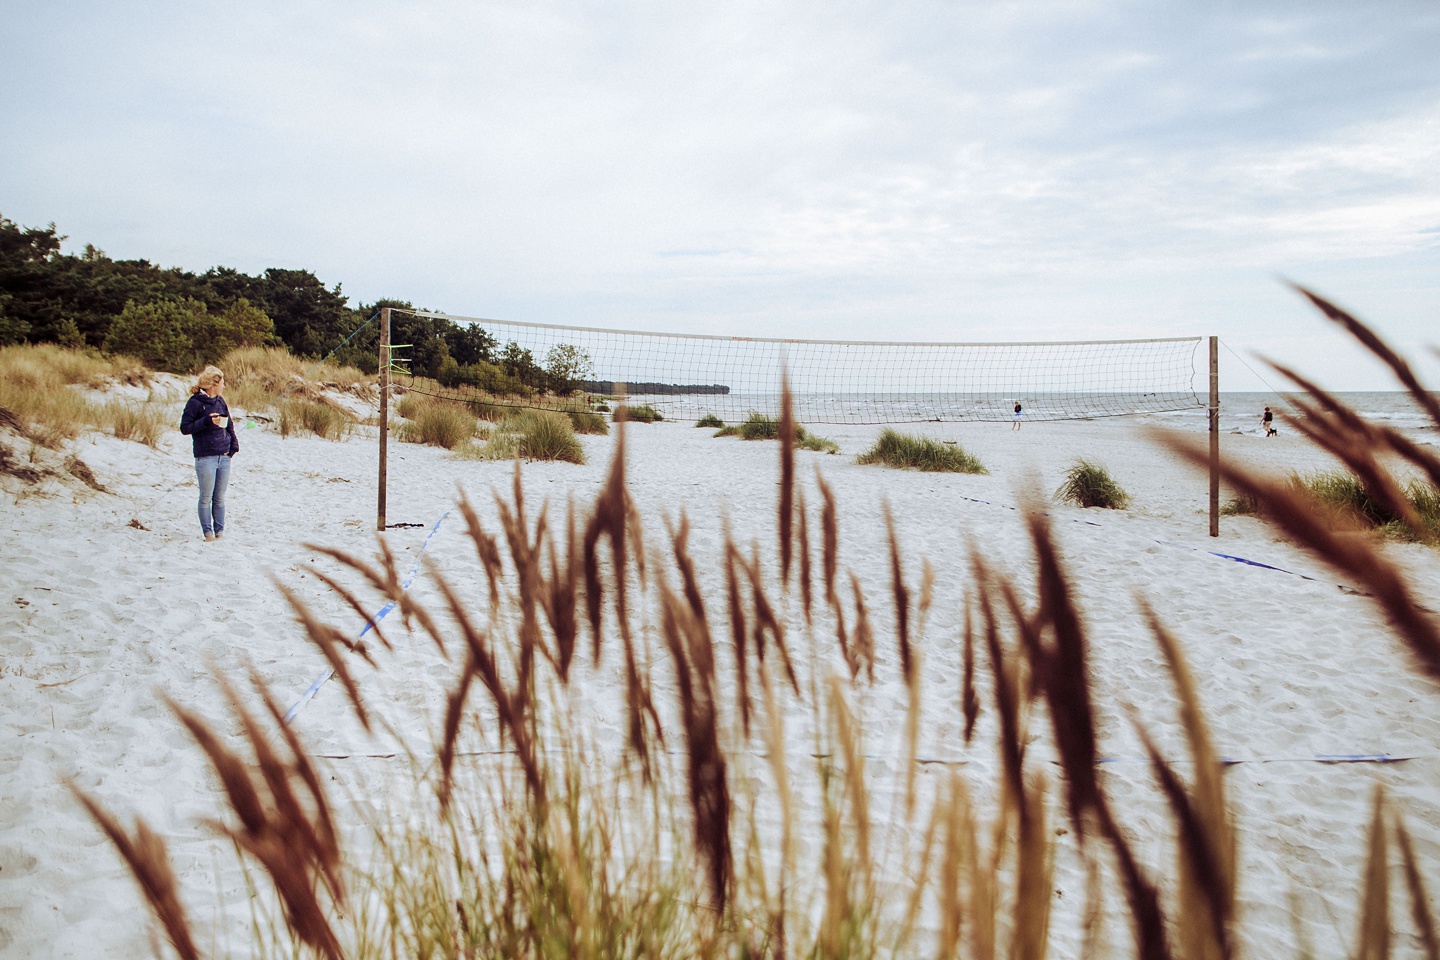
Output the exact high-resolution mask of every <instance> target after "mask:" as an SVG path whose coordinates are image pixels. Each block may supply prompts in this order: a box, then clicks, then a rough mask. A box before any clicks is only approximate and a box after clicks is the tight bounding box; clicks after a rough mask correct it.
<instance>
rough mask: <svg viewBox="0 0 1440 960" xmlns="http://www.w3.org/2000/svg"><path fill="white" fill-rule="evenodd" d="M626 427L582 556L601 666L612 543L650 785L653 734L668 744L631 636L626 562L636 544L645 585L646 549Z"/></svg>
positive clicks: (628, 681)
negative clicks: (628, 470) (604, 562)
mask: <svg viewBox="0 0 1440 960" xmlns="http://www.w3.org/2000/svg"><path fill="white" fill-rule="evenodd" d="M625 429H626V428H625V427H624V426H623V424H622V425H618V426H617V429H616V437H615V455H614V458H613V459H612V460H611V462H610V473H609V475H608V477H607V478H606V480H605V486H604V487H603V488H602V489H601V491H600V495H599V497H597V498H596V501H595V511H594V513H592V514H591V516H590V520H589V521H588V522H587V523H586V525H585V537H584V544H583V556H584V566H585V607H586V614H587V616H588V618H589V620H590V632H591V636H592V639H593V648H592V649H593V656H594V661H595V663H596V664H599V662H600V647H601V635H602V623H601V610H602V607H603V604H604V599H605V588H604V584H603V581H602V580H601V578H600V557H599V546H600V540H601V538H602V537H603V538H608V539H609V541H610V565H611V573H612V576H613V578H614V588H615V589H614V593H615V601H614V605H615V617H616V620H617V623H618V626H619V629H620V639H621V641H622V646H623V655H624V658H625V702H626V714H627V721H628V742H629V746H630V749H631V751H632V752H633V753H634V754H635V756H636V758H637V759H638V760H639V761H640V769H641V773H642V775H643V776H644V778H645V780H646V782H649V780H650V778H651V776H652V774H653V772H654V769H653V768H654V757H653V756H652V755H651V750H650V740H649V738H650V732H653V734H654V736H655V737H656V738H657V739H658V740H659V741H660V742H661V743H663V742H664V732H663V730H662V729H661V726H660V715H659V713H658V712H657V711H656V709H655V701H654V698H653V697H652V696H651V693H650V687H649V684H648V683H647V682H646V680H645V677H644V675H643V674H642V673H641V671H640V666H639V662H638V661H637V659H636V656H635V643H634V638H633V637H632V635H631V632H630V608H629V600H628V591H627V589H626V563H627V560H628V559H629V558H630V555H631V554H630V549H629V544H630V541H632V540H634V560H635V565H636V572H637V574H638V575H639V576H640V578H641V581H642V583H643V580H644V549H643V548H642V546H641V544H640V541H639V540H638V539H637V538H636V534H638V532H639V531H638V524H639V518H638V517H637V516H635V511H634V509H633V506H632V504H631V502H630V495H629V493H627V492H626V489H625Z"/></svg>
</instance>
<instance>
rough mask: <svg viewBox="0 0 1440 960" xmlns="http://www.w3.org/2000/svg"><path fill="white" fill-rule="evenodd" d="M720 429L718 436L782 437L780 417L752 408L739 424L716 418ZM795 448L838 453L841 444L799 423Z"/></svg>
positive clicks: (748, 438) (746, 438)
mask: <svg viewBox="0 0 1440 960" xmlns="http://www.w3.org/2000/svg"><path fill="white" fill-rule="evenodd" d="M716 422H717V423H719V424H720V429H719V430H716V431H715V436H716V437H739V438H740V439H741V440H778V439H780V419H779V418H778V417H771V416H767V415H766V414H763V413H760V412H759V411H756V410H752V411H750V415H749V416H748V417H746V418H745V420H744V421H743V422H741V423H738V424H730V425H729V426H726V425H725V423H724V422H723V421H720V420H718V419H717V420H716ZM695 425H696V426H697V427H699V426H710V424H705V423H703V422H702V423H697V424H695ZM795 449H797V450H812V451H814V452H816V453H829V454H836V453H839V452H840V445H839V444H838V443H836V442H835V441H833V440H828V439H826V438H825V437H818V436H816V435H815V434H813V433H810V432H809V431H808V430H806V429H805V428H804V427H802V426H800V425H799V424H796V425H795Z"/></svg>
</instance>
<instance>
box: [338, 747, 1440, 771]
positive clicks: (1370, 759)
mask: <svg viewBox="0 0 1440 960" xmlns="http://www.w3.org/2000/svg"><path fill="white" fill-rule="evenodd" d="M546 752H547V753H553V752H556V751H554V750H549V751H546ZM663 752H664V753H667V754H670V755H672V756H684V755H685V752H684V751H683V750H674V749H671V750H665V751H663ZM754 754H755V755H761V756H763V752H761V751H756V752H754ZM514 755H515V750H514V748H513V747H512V748H506V749H500V750H466V751H461V752H457V753H456V754H455V756H457V757H506V756H514ZM312 756H314V757H316V758H318V759H321V760H393V759H396V758H398V757H400V756H402V754H400V753H397V752H393V751H391V752H387V753H317V754H313V755H312ZM810 756H811V757H812V758H813V757H815V756H816V755H815V754H810ZM826 756H830V755H829V754H826ZM1436 756H1440V754H1434V753H1410V754H1403V755H1398V756H1396V755H1392V754H1388V753H1317V754H1314V755H1312V756H1293V757H1221V758H1220V765H1221V766H1224V767H1233V766H1237V765H1239V764H1242V763H1323V764H1326V765H1331V766H1333V765H1339V764H1349V763H1378V764H1389V763H1404V762H1405V761H1407V760H1424V759H1429V758H1433V757H1436ZM865 758H866V759H867V760H893V759H895V758H894V757H891V756H888V755H881V754H874V753H870V754H866V755H865ZM915 762H916V763H918V764H921V765H936V766H965V765H967V764H970V763H974V762H976V761H975V760H973V759H970V758H966V757H916V758H915ZM1046 762H1048V763H1050V764H1051V765H1052V766H1059V765H1060V761H1059V760H1050V761H1046ZM1163 762H1164V763H1167V764H1177V763H1179V764H1185V763H1194V762H1195V761H1194V760H1190V759H1185V760H1168V759H1167V760H1164V761H1163ZM1116 763H1154V761H1153V760H1151V759H1150V758H1149V757H1100V758H1098V759H1096V761H1095V765H1096V766H1097V767H1100V766H1107V765H1110V764H1116Z"/></svg>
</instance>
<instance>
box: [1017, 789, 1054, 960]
mask: <svg viewBox="0 0 1440 960" xmlns="http://www.w3.org/2000/svg"><path fill="white" fill-rule="evenodd" d="M1045 795H1046V787H1045V778H1044V777H1043V776H1038V775H1037V776H1035V777H1034V778H1033V781H1032V782H1031V783H1030V784H1029V785H1027V787H1026V790H1025V792H1024V793H1023V794H1022V795H1021V796H1020V797H1019V804H1020V806H1019V810H1018V813H1019V818H1018V823H1019V836H1018V837H1017V838H1016V842H1015V908H1014V911H1015V912H1014V920H1013V928H1012V933H1011V940H1010V956H1011V957H1013V958H1014V960H1041V958H1043V957H1044V956H1045V954H1046V949H1047V944H1048V943H1049V939H1050V897H1051V891H1052V890H1053V889H1054V876H1055V848H1054V846H1053V845H1052V844H1051V843H1050V829H1049V817H1048V816H1047V815H1046V803H1045Z"/></svg>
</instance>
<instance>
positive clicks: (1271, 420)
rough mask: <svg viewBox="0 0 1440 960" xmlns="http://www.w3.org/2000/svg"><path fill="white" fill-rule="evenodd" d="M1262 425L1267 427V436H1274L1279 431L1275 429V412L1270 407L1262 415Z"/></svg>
mask: <svg viewBox="0 0 1440 960" xmlns="http://www.w3.org/2000/svg"><path fill="white" fill-rule="evenodd" d="M1260 425H1261V426H1262V427H1264V428H1265V436H1267V437H1273V436H1275V434H1276V433H1277V432H1278V431H1277V430H1276V429H1275V414H1273V413H1271V412H1270V408H1269V407H1266V408H1265V413H1264V414H1263V415H1262V416H1261V417H1260Z"/></svg>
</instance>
